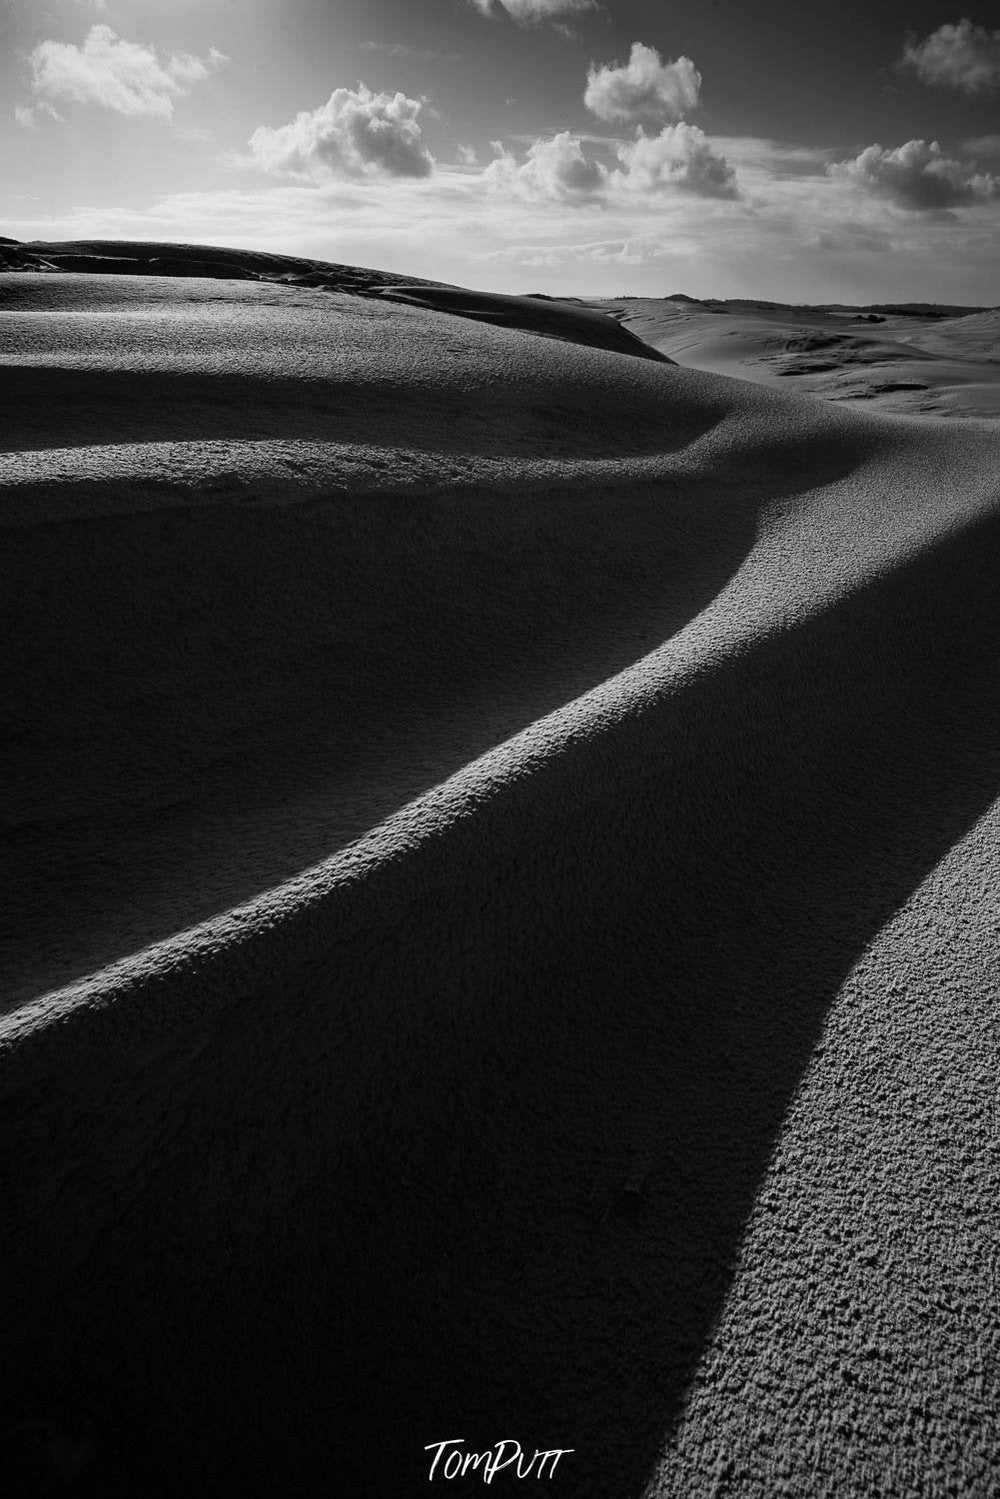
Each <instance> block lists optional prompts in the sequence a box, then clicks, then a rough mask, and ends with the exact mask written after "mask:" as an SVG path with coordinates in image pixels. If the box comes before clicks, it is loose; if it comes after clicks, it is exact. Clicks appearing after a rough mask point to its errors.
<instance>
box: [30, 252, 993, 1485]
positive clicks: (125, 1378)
mask: <svg viewBox="0 0 1000 1499" xmlns="http://www.w3.org/2000/svg"><path fill="white" fill-rule="evenodd" d="M154 251H155V252H156V253H155V254H154V253H153V252H154ZM3 253H4V255H5V256H6V257H7V258H8V261H9V262H10V261H11V260H13V261H15V262H16V263H17V266H18V267H19V268H16V269H14V270H12V271H11V272H10V273H9V274H2V275H0V407H2V410H3V413H4V421H3V424H2V426H0V524H2V527H3V535H4V555H5V565H4V581H5V587H4V590H3V599H4V613H5V618H4V622H3V623H4V635H3V638H4V641H5V643H6V646H5V649H6V659H5V666H6V668H7V670H6V673H5V677H6V681H7V686H6V687H5V691H4V695H3V697H2V699H0V704H2V708H0V711H2V713H3V716H4V726H5V730H6V735H7V738H8V741H9V743H10V745H11V749H12V751H13V756H12V760H13V770H12V773H11V774H10V775H9V777H8V778H7V781H6V785H5V791H4V798H5V800H4V826H5V835H6V836H5V849H6V860H7V864H6V868H5V870H4V876H5V878H4V890H5V901H4V925H5V931H4V943H3V964H4V969H3V971H4V975H5V993H6V1008H5V1013H4V1015H3V1018H2V1020H0V1100H2V1102H0V1127H2V1130H3V1139H4V1155H5V1162H6V1180H5V1186H4V1193H3V1203H4V1206H3V1214H2V1216H0V1256H2V1260H3V1263H4V1266H5V1271H6V1274H5V1278H4V1287H3V1291H2V1293H0V1307H2V1311H0V1321H2V1326H3V1347H4V1358H3V1360H2V1361H0V1368H2V1375H0V1400H2V1405H0V1409H2V1410H3V1412H4V1415H3V1422H2V1424H3V1427H4V1428H5V1434H4V1433H3V1432H0V1453H2V1456H0V1462H3V1461H6V1463H7V1464H8V1469H9V1472H10V1473H14V1472H15V1471H16V1472H18V1473H19V1474H20V1478H19V1479H18V1480H17V1482H19V1483H20V1485H21V1490H22V1491H23V1492H30V1493H41V1492H62V1491H65V1492H70V1493H73V1494H76V1495H83V1496H90V1499H96V1496H100V1499H116V1496H132V1495H136V1496H141V1499H156V1496H164V1499H168V1496H169V1499H172V1496H176V1495H183V1494H222V1493H239V1494H247V1495H256V1494H261V1495H263V1494H273V1493H287V1494H303V1495H304V1494H314V1493H316V1494H320V1493H325V1492H332V1491H333V1489H334V1487H335V1486H339V1488H340V1490H341V1491H342V1492H346V1493H350V1494H352V1495H358V1496H362V1499H364V1496H372V1499H376V1496H377V1499H384V1496H386V1495H401V1496H404V1495H411V1494H419V1493H423V1492H424V1491H425V1487H426V1483H427V1472H428V1466H429V1457H428V1454H427V1453H425V1451H424V1448H425V1447H426V1446H427V1445H428V1444H433V1443H436V1442H440V1441H443V1440H446V1439H449V1438H458V1437H462V1438H463V1439H464V1440H465V1443H466V1448H467V1449H468V1450H473V1451H480V1452H482V1451H485V1450H486V1449H487V1448H489V1447H492V1446H494V1445H495V1444H496V1443H497V1442H498V1441H500V1440H502V1439H505V1438H511V1439H516V1440H518V1441H520V1442H521V1443H522V1444H523V1445H524V1446H525V1447H526V1448H527V1449H528V1451H529V1453H530V1452H531V1451H533V1450H535V1449H536V1448H539V1449H552V1448H557V1447H560V1448H572V1449H573V1452H572V1453H571V1454H569V1455H567V1456H566V1457H565V1458H564V1459H563V1460H562V1463H561V1465H560V1468H559V1473H558V1475H557V1477H556V1478H554V1479H553V1480H552V1481H551V1489H552V1491H553V1492H556V1493H564V1494H566V1495H572V1496H574V1499H577V1496H583V1499H588V1496H594V1499H598V1496H601V1499H605V1496H609V1495H610V1496H615V1499H639V1496H642V1495H648V1496H650V1499H653V1496H656V1499H668V1496H669V1499H708V1496H709V1495H723V1494H734V1495H736V1494H738V1495H754V1496H761V1499H764V1496H767V1499H771V1496H774V1495H777V1494H789V1495H792V1494H794V1495H806V1494H808V1495H810V1496H812V1495H830V1496H838V1499H839V1496H842V1495H847V1494H869V1493H873V1494H874V1493H878V1494H881V1495H885V1496H900V1499H903V1496H912V1495H917V1494H920V1495H938V1494H945V1493H949V1492H958V1493H965V1494H969V1495H984V1496H985V1495H986V1494H988V1493H990V1492H991V1488H992V1485H993V1480H994V1478H995V1474H996V1452H997V1436H998V1433H997V1420H996V1412H997V1410H998V1409H1000V1388H998V1381H1000V1375H998V1370H1000V1357H998V1355H1000V1328H998V1322H997V1313H996V1298H995V1277H996V1244H997V1242H998V1238H997V1231H998V1229H1000V1223H998V1215H1000V1210H998V1203H1000V1191H998V1180H997V1164H996V1154H995V1152H996V1121H997V1114H996V1077H997V1063H998V1057H997V1049H998V1043H997V1029H996V1023H995V1005H996V993H997V985H998V980H1000V972H998V966H1000V965H998V957H1000V952H998V941H997V932H998V930H1000V868H998V864H1000V860H998V852H997V851H998V837H997V835H998V828H1000V805H998V801H997V798H998V795H1000V771H998V766H1000V683H998V677H997V670H996V659H997V652H998V647H1000V590H998V589H997V581H996V580H997V576H998V567H1000V480H998V474H1000V433H998V431H997V429H996V427H995V425H994V424H991V423H990V422H988V421H986V420H984V419H980V420H966V421H962V422H959V421H942V420H937V419H935V418H933V417H929V416H925V417H924V418H923V419H922V420H919V421H918V420H914V419H913V417H912V416H907V417H902V416H895V415H892V414H884V413H879V412H878V411H873V410H872V409H871V408H872V407H873V406H875V405H876V404H877V402H875V401H874V400H870V401H867V402H866V403H865V406H864V407H857V408H855V407H852V406H849V405H848V404H846V403H844V402H839V403H837V402H834V401H829V400H826V401H821V400H816V399H815V398H814V397H813V396H811V395H808V394H802V393H800V392H801V388H802V384H803V383H804V382H805V380H806V378H807V377H806V376H804V375H795V376H791V375H790V376H780V375H778V376H775V377H774V378H773V379H772V380H771V384H770V385H768V384H762V383H753V382H752V381H749V380H747V379H745V378H741V379H731V378H728V377H727V376H726V375H724V374H717V373H711V372H704V371H701V370H698V369H694V368H683V367H680V366H681V364H683V363H684V360H683V359H682V357H681V356H682V354H683V352H684V350H683V348H682V347H681V345H680V343H678V345H677V346H676V347H674V346H673V339H674V334H673V333H672V332H670V329H671V328H673V327H674V324H673V323H671V322H670V321H669V316H670V315H669V314H668V313H663V314H660V313H657V312H656V311H655V309H652V310H645V309H642V308H640V309H637V310H635V311H634V313H630V314H629V324H630V326H631V328H632V329H633V330H634V332H635V333H636V334H637V335H638V334H642V336H643V337H644V338H647V337H652V338H653V341H654V342H662V344H663V347H664V348H665V349H666V352H667V353H668V354H669V356H670V358H671V359H676V360H677V361H678V363H670V362H666V361H661V360H659V359H656V358H648V357H639V358H637V357H632V356H634V354H635V352H636V348H635V347H633V346H634V345H637V347H638V348H639V349H640V350H641V345H638V342H637V339H636V338H631V337H630V338H627V339H623V338H622V336H621V333H620V329H619V326H618V324H617V322H616V321H615V319H614V318H605V317H601V316H599V315H598V311H596V310H594V308H593V307H585V308H582V309H581V308H580V306H579V304H574V303H573V302H571V301H570V302H567V303H565V304H561V303H553V302H552V301H551V300H549V299H544V298H509V299H507V298H497V297H487V296H478V295H477V294H473V293H468V292H465V291H462V290H461V289H457V288H443V287H436V286H430V285H428V284H427V283H417V282H415V281H413V280H408V279H407V278H405V277H404V278H401V277H399V276H398V275H389V274H387V273H376V272H368V271H361V270H358V269H356V268H349V267H348V268H336V269H335V271H334V270H331V269H330V268H327V269H326V270H323V271H322V272H320V271H317V270H316V269H315V267H314V266H313V267H312V268H309V269H306V270H304V271H301V272H298V271H290V270H289V269H288V264H286V263H285V262H284V261H281V260H280V259H279V258H278V257H264V258H263V259H260V258H258V259H252V258H251V257H249V256H240V254H239V252H236V251H210V250H206V249H204V248H203V247H198V246H194V247H192V246H155V247H150V246H146V247H142V249H141V256H148V258H149V263H150V264H151V262H152V260H154V259H159V260H161V261H162V260H167V261H170V262H171V263H172V265H173V266H174V269H175V270H176V265H177V264H188V265H194V266H195V268H196V269H198V270H202V269H204V267H205V266H206V265H207V264H208V263H209V262H211V263H212V264H213V265H215V266H218V265H219V264H231V265H234V266H235V267H236V268H237V271H239V273H240V274H238V275H235V276H232V277H230V276H228V275H227V276H224V277H223V276H219V275H217V274H215V272H213V274H212V275H210V276H201V275H199V276H190V275H188V274H182V273H172V274H154V273H151V272H150V271H149V266H148V265H147V266H146V268H145V270H144V271H143V273H142V274H133V273H132V271H131V269H130V270H129V273H128V274H121V273H120V262H121V261H123V260H124V261H126V262H128V261H135V260H137V259H140V258H141V256H140V254H139V253H138V252H137V250H136V247H135V246H129V245H119V244H113V245H105V246H95V245H93V244H87V245H83V246H77V247H74V248H73V249H72V250H70V251H67V254H72V255H76V254H79V255H81V256H85V257H93V256H100V257H102V258H105V259H109V260H111V261H112V262H114V263H115V266H116V269H115V271H114V272H104V273H102V274H95V273H94V270H93V267H92V266H89V267H83V268H81V267H80V266H79V264H78V265H77V266H76V267H75V268H73V269H65V268H63V269H59V270H52V269H47V268H46V266H50V265H54V264H55V263H56V259H57V254H58V252H57V248H56V247H54V246H38V245H33V246H14V247H13V250H12V248H11V246H10V245H9V244H5V246H4V250H3ZM233 257H236V258H235V259H234V258H233ZM61 264H62V265H63V266H65V265H66V264H67V262H65V261H63V262H62V263H61ZM296 264H301V263H299V262H297V263H296ZM39 267H40V268H39ZM247 270H252V271H253V274H252V275H245V274H243V272H245V271H247ZM286 273H287V276H290V277H298V276H300V275H301V276H304V277H305V278H306V279H305V280H301V279H300V280H288V279H285V280H284V282H281V281H278V280H275V277H286ZM317 276H320V277H321V278H324V279H321V280H319V281H314V280H312V279H310V278H314V277H317ZM338 276H340V278H341V279H340V281H339V282H338V281H337V277H338ZM622 305H623V306H624V305H626V304H622ZM627 305H628V306H629V307H632V306H633V304H631V303H629V304H627ZM683 306H684V304H682V309H683ZM612 310H614V309H612ZM619 310H620V309H619ZM451 314H458V315H457V316H456V315H451ZM686 315H688V314H687V313H684V312H683V310H679V311H678V318H681V317H682V316H686ZM879 315H881V314H879ZM690 316H692V317H693V318H695V319H698V318H701V317H704V319H705V322H704V327H703V325H702V324H700V323H699V324H697V326H695V324H694V323H690V324H688V325H687V332H686V333H685V332H684V331H683V329H682V328H681V327H680V326H679V325H678V326H677V328H676V333H677V337H678V339H679V340H681V341H682V340H683V338H684V337H688V336H690V337H692V338H695V339H697V338H701V337H703V336H707V335H706V334H705V333H704V328H705V327H707V326H708V320H709V319H711V318H715V319H716V324H715V326H718V327H719V329H720V333H719V337H720V338H722V339H726V338H729V336H730V333H729V332H727V331H726V330H727V329H729V328H730V324H729V323H728V322H727V318H728V317H729V314H716V313H705V314H702V313H700V312H694V313H691V314H690ZM782 316H783V314H782ZM992 316H993V315H992V314H990V313H976V314H972V315H971V316H970V317H969V318H968V319H967V320H966V319H942V320H935V321H934V322H933V323H931V322H929V321H928V324H927V327H926V330H925V331H926V335H927V337H926V340H925V341H919V340H918V339H917V337H916V336H915V333H914V330H913V329H912V328H909V329H908V330H907V329H903V328H902V327H901V326H900V325H899V324H898V321H893V319H891V318H889V317H888V316H887V320H886V322H885V323H882V324H877V325H876V324H870V325H866V326H868V327H870V328H871V329H872V334H871V336H872V338H873V339H875V340H877V341H878V344H877V347H878V348H879V349H881V350H883V351H884V350H885V349H886V348H887V347H891V349H892V350H893V351H894V352H892V355H891V359H892V360H895V358H896V352H895V351H896V349H897V346H898V345H899V344H901V343H905V344H906V346H907V347H908V348H912V350H913V365H914V367H916V366H918V365H919V367H920V369H921V370H923V369H925V368H929V367H932V366H933V367H936V364H935V361H937V360H938V359H939V358H945V359H946V358H950V357H951V355H950V353H948V350H949V349H950V348H951V345H949V343H948V340H949V339H950V338H951V339H953V340H954V347H955V348H958V347H961V348H962V349H963V350H964V353H963V355H962V357H963V359H964V358H965V357H966V355H970V357H971V353H972V352H974V353H975V355H976V357H977V358H980V357H983V358H984V359H985V357H986V354H987V351H988V348H989V347H990V345H989V339H990V336H991V333H990V330H991V327H992V324H991V323H990V318H991V317H992ZM657 317H661V318H662V321H661V322H659V323H655V319H656V318H657ZM733 317H734V318H735V314H733ZM832 317H833V315H832V314H831V319H832ZM644 319H646V320H647V321H645V322H644V321H643V320H644ZM757 321H758V323H759V325H760V331H759V332H758V333H757V334H754V335H753V336H754V337H755V338H757V339H758V340H761V341H762V340H765V338H766V337H773V338H774V339H775V340H776V341H781V340H784V342H785V343H788V341H789V340H790V339H791V338H793V337H794V336H795V334H794V333H793V332H792V331H791V330H786V329H785V327H784V324H783V323H782V322H781V319H780V318H778V320H777V321H771V322H769V321H768V319H766V318H763V317H761V318H759V319H758V320H757ZM965 321H968V322H969V323H970V325H974V326H970V329H969V330H968V332H967V333H966V332H965V331H964V330H962V329H960V328H958V323H960V322H965ZM654 323H655V326H654ZM834 326H836V332H837V335H838V337H839V336H840V334H841V333H843V335H844V336H845V337H847V338H849V339H850V340H854V341H857V340H860V341H861V343H863V342H864V340H863V336H862V333H861V332H860V331H859V328H858V327H857V326H855V324H854V323H852V322H850V320H848V322H847V323H846V324H844V325H843V327H841V325H840V324H837V325H834V324H833V322H832V321H831V322H829V323H822V326H819V327H818V325H816V321H815V320H813V322H810V321H809V320H808V319H805V318H804V319H803V323H802V335H801V336H802V338H803V339H804V346H803V347H800V348H798V349H787V348H786V349H784V351H783V352H782V353H781V355H780V357H781V358H782V359H798V360H803V359H820V358H823V357H826V356H825V355H824V354H823V349H824V345H823V343H822V338H820V341H819V342H816V341H815V335H816V333H817V327H818V331H819V333H820V334H821V335H822V336H823V337H825V336H826V333H827V331H829V329H830V328H833V327H834ZM557 328H558V332H555V336H549V335H552V334H553V332H554V331H555V330H556V329H557ZM733 328H734V329H735V324H733ZM767 328H770V329H771V333H770V334H767V333H766V330H767ZM956 328H958V331H957V332H955V331H954V330H955V329H956ZM574 330H575V331H574ZM539 333H542V334H545V335H546V336H544V337H539V336H537V335H538V334H539ZM904 333H905V335H906V336H905V338H904ZM735 336H736V335H735V332H733V337H734V338H735ZM605 340H606V342H605ZM810 340H812V342H810ZM936 341H939V342H940V341H943V342H940V346H939V342H936ZM755 347H757V348H758V354H755V355H754V358H755V359H756V358H762V357H764V355H763V354H761V353H760V352H759V350H760V349H764V347H765V346H764V343H763V342H760V343H759V344H758V345H755ZM825 347H826V349H827V351H829V349H830V347H832V348H833V349H834V351H835V353H834V356H831V357H833V359H834V362H835V363H836V362H837V360H838V359H840V358H841V354H842V350H843V346H841V345H839V344H837V343H834V344H833V345H832V346H831V345H829V344H828V345H826V346H825ZM852 347H857V345H856V344H852ZM872 347H876V345H872ZM767 348H768V349H769V348H770V345H768V346H767ZM765 353H766V349H765ZM766 357H767V358H772V357H777V350H776V347H775V353H774V356H772V354H771V353H767V354H766ZM879 357H880V358H881V357H882V356H881V354H880V355H879ZM886 357H887V358H888V357H889V356H886ZM722 362H723V363H725V361H724V360H723V361H722ZM874 367H875V366H873V365H871V364H870V363H866V362H865V359H864V357H861V358H859V359H856V360H855V361H854V362H853V363H850V362H848V361H846V360H845V361H844V362H843V364H842V366H838V369H840V368H842V369H843V370H844V371H849V372H850V373H851V378H857V379H862V378H868V377H869V375H870V372H871V370H872V369H873V368H874ZM985 367H986V366H985V363H984V368H985ZM745 373H746V371H745V370H744V374H745ZM827 373H829V372H827ZM816 378H819V377H816ZM845 378H846V376H845ZM928 388H931V387H930V386H928ZM942 389H943V387H942ZM942 400H943V397H942ZM59 1472H62V1473H64V1474H65V1475H66V1481H63V1480H62V1479H59V1478H58V1477H57V1474H58V1473H59ZM502 1480H503V1475H501V1477H499V1478H498V1479H497V1486H499V1484H500V1483H501V1482H502ZM470 1481H471V1480H470ZM12 1482H13V1480H12ZM43 1482H44V1483H46V1484H48V1485H49V1487H48V1488H47V1489H43V1488H42V1487H41V1485H42V1483H43ZM60 1484H62V1488H61V1489H60V1487H59V1485H60ZM32 1485H34V1487H32ZM515 1486H516V1485H515ZM0 1487H2V1486H0ZM508 1487H510V1483H508ZM12 1491H13V1490H12ZM456 1492H457V1488H456Z"/></svg>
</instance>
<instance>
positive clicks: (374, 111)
mask: <svg viewBox="0 0 1000 1499" xmlns="http://www.w3.org/2000/svg"><path fill="white" fill-rule="evenodd" d="M423 106H424V100H422V99H408V98H407V97H406V95H405V94H402V93H396V94H388V93H380V94H375V93H373V92H372V91H371V89H370V88H367V87H366V86H365V85H364V84H363V83H359V84H358V86H357V88H356V89H347V88H338V89H334V91H333V93H332V94H331V95H330V97H329V99H328V100H327V101H326V103H325V104H321V105H320V106H319V107H318V108H317V109H313V110H303V111H301V112H300V113H299V114H298V115H296V117H295V119H294V120H292V121H290V123H289V124H287V125H280V126H278V127H277V129H272V128H271V127H270V126H268V125H261V126H259V127H258V128H257V129H256V130H255V131H254V133H253V135H252V136H251V137H250V150H251V153H252V155H253V158H254V159H255V160H256V162H257V164H258V165H259V166H262V167H263V168H264V170H265V171H268V172H291V173H298V174H319V175H320V176H331V175H332V176H339V177H369V176H378V175H382V176H387V177H429V176H430V174H431V172H432V171H433V170H434V158H433V157H432V156H431V154H430V152H429V151H428V150H427V147H426V146H425V145H424V143H423V136H422V132H421V128H420V122H419V120H418V118H417V117H418V115H419V114H420V111H421V109H422V108H423Z"/></svg>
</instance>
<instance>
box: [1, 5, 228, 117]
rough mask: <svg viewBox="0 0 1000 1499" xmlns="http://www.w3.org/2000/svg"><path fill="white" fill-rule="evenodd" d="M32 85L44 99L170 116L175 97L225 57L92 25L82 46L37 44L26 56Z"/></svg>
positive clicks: (119, 112)
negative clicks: (167, 48) (164, 48)
mask: <svg viewBox="0 0 1000 1499" xmlns="http://www.w3.org/2000/svg"><path fill="white" fill-rule="evenodd" d="M29 60H30V62H31V72H32V79H31V83H32V88H33V90H34V92H35V94H36V95H37V96H38V98H40V99H42V100H43V101H49V102H51V100H53V99H71V100H73V101H75V102H76V103H79V104H99V105H102V106H103V107H104V108H105V109H112V110H114V111H116V113H118V114H123V115H148V116H152V117H154V118H159V119H165V120H169V119H170V117H171V116H172V114H173V112H174V100H175V99H177V98H179V97H181V95H183V94H185V93H187V91H188V89H189V88H190V87H191V85H192V84H193V83H199V82H201V80H202V79H204V78H207V77H208V75H209V73H210V71H211V69H212V68H215V67H218V66H219V65H220V63H223V62H225V61H226V59H225V56H224V55H223V53H221V52H219V51H217V50H216V49H215V48H214V47H213V48H212V49H211V50H210V52H209V53H208V56H207V57H204V58H202V57H193V56H192V55H191V53H190V52H172V53H170V54H169V55H168V56H166V57H163V58H161V57H159V56H158V55H157V52H156V50H155V48H153V47H146V46H143V45H142V44H141V43H139V42H127V41H124V40H123V39H122V38H121V37H119V36H117V35H116V33H115V32H114V31H112V29H111V27H110V26H92V27H91V28H90V31H89V32H88V33H87V37H86V40H85V41H84V43H83V46H82V47H77V46H74V45H73V43H72V42H51V41H49V42H41V43H39V45H38V46H37V47H36V48H35V49H34V51H33V52H32V53H31V56H30V59H29Z"/></svg>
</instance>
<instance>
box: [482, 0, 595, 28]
mask: <svg viewBox="0 0 1000 1499" xmlns="http://www.w3.org/2000/svg"><path fill="white" fill-rule="evenodd" d="M469 4H470V5H472V6H474V7H475V9H476V10H478V11H479V13H480V15H484V16H495V15H499V14H500V12H502V11H506V12H507V14H508V15H509V16H510V18H511V20H512V21H517V22H518V24H519V25H521V26H537V25H538V24H539V22H541V21H551V20H553V19H554V18H555V17H557V16H569V15H574V14H579V13H580V12H581V11H584V10H596V9H597V3H596V0H469Z"/></svg>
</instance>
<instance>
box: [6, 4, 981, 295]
mask: <svg viewBox="0 0 1000 1499" xmlns="http://www.w3.org/2000/svg"><path fill="white" fill-rule="evenodd" d="M963 4H964V0H958V5H957V8H956V5H955V4H951V3H944V4H939V3H933V0H910V3H905V4H901V3H896V0H864V3H860V0H838V3H836V4H829V3H827V0H811V3H803V0H0V233H3V234H7V235H10V236H13V237H15V238H18V239H71V238H102V239H124V238H128V239H145V240H173V241H182V242H187V243H201V244H217V245H229V246H234V247H245V248H250V249H269V250H275V251H280V252H284V253H287V254H293V255H307V256H316V257H319V258H322V259H324V260H331V261H336V262H340V263H346V264H352V265H363V266H372V267H376V268H378V269H382V270H388V271H392V272H394V273H399V274H401V275H412V276H419V277H426V278H429V279H432V280H440V281H447V282H453V283H456V284H459V285H464V286H471V287H476V288H480V289H485V290H493V291H507V292H528V291H542V292H548V293H550V294H559V293H562V294H564V295H608V296H618V295H626V294H628V295H635V296H666V295H669V294H671V293H675V292H685V293H687V294H688V295H690V296H696V297H761V298H765V297H766V298H770V299H773V300H776V301H786V302H787V301H794V302H848V303H851V302H853V303H863V302H878V301H910V300H919V301H940V302H958V303H966V304H982V305H995V304H997V303H1000V29H998V28H997V22H998V20H1000V15H998V12H997V8H996V5H995V3H993V0H990V3H989V4H983V3H981V4H979V6H978V8H976V7H975V6H972V7H971V8H970V6H969V5H968V4H964V8H963ZM991 23H992V24H991Z"/></svg>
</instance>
